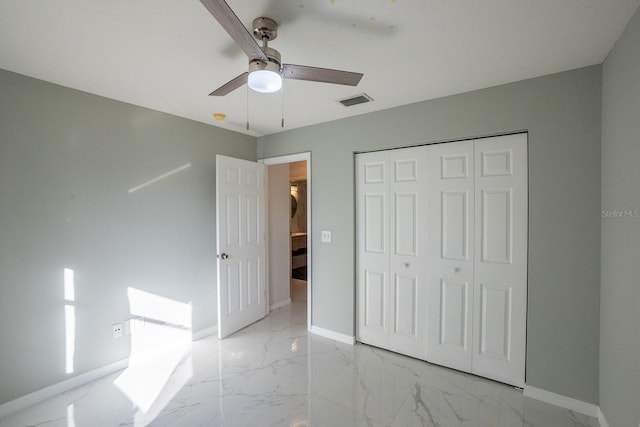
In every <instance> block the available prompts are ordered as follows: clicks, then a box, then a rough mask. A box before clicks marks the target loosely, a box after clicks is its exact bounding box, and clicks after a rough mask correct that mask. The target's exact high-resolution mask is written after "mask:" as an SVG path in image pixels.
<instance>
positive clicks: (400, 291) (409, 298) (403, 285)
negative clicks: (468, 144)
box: [388, 147, 428, 358]
mask: <svg viewBox="0 0 640 427" xmlns="http://www.w3.org/2000/svg"><path fill="white" fill-rule="evenodd" d="M389 158H390V161H389V166H390V177H389V187H390V188H389V195H390V198H389V202H390V203H389V207H390V209H389V210H390V212H389V217H390V227H389V244H390V270H389V271H390V275H389V280H390V283H389V322H390V325H389V346H388V348H390V349H392V350H394V351H397V352H400V353H404V354H407V355H410V356H414V357H418V358H424V357H425V355H426V354H425V350H426V348H425V346H426V336H427V333H426V310H425V304H426V301H427V263H426V262H425V259H426V257H427V224H428V218H427V217H428V215H426V214H425V213H426V212H427V188H426V187H427V180H428V174H427V150H425V149H424V147H419V148H406V149H402V150H393V151H390V152H389Z"/></svg>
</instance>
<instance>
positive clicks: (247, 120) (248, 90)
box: [247, 85, 249, 130]
mask: <svg viewBox="0 0 640 427" xmlns="http://www.w3.org/2000/svg"><path fill="white" fill-rule="evenodd" d="M247 130H249V85H247Z"/></svg>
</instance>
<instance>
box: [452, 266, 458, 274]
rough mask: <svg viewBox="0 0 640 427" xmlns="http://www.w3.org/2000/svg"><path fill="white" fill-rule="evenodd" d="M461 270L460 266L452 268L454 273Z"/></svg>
mask: <svg viewBox="0 0 640 427" xmlns="http://www.w3.org/2000/svg"><path fill="white" fill-rule="evenodd" d="M459 271H460V267H454V268H452V269H451V272H452V273H457V272H459Z"/></svg>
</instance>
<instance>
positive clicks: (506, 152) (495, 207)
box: [472, 134, 528, 387]
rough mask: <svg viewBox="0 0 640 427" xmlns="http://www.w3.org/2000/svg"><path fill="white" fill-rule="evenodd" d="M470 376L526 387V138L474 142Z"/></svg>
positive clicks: (501, 138)
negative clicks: (473, 313) (472, 343)
mask: <svg viewBox="0 0 640 427" xmlns="http://www.w3.org/2000/svg"><path fill="white" fill-rule="evenodd" d="M475 144H476V145H475V154H476V160H475V162H476V166H477V167H476V177H475V178H476V179H475V186H476V189H475V194H476V200H477V203H476V215H475V218H476V234H475V247H474V252H475V254H476V256H475V283H474V307H475V315H474V316H475V319H474V332H473V335H474V338H473V341H474V352H473V361H472V365H473V369H472V372H473V373H475V374H478V375H482V376H484V377H488V378H492V379H495V380H498V381H502V382H506V383H509V384H513V385H515V386H518V387H522V386H524V380H525V378H524V375H525V344H526V343H525V340H526V308H527V197H528V196H527V135H526V134H517V135H508V136H502V137H495V138H486V139H481V140H476V142H475Z"/></svg>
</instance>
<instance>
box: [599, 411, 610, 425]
mask: <svg viewBox="0 0 640 427" xmlns="http://www.w3.org/2000/svg"><path fill="white" fill-rule="evenodd" d="M598 422H599V423H600V427H609V423H608V422H607V419H606V418H605V417H604V414H603V413H602V411H601V410H600V408H598Z"/></svg>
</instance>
